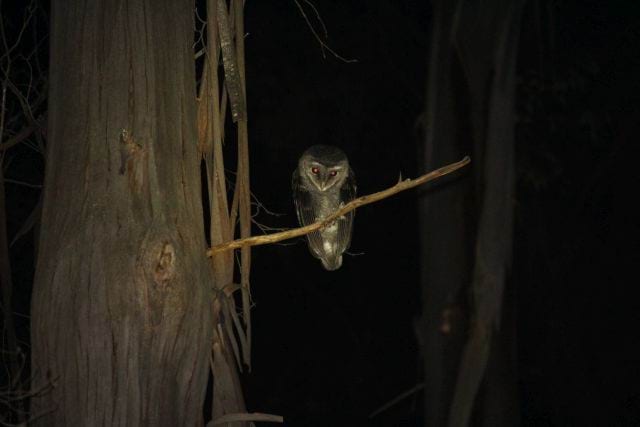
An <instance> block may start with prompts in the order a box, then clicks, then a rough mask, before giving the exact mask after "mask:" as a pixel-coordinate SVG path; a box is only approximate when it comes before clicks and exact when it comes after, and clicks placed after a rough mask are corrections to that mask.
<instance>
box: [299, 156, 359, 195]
mask: <svg viewBox="0 0 640 427" xmlns="http://www.w3.org/2000/svg"><path fill="white" fill-rule="evenodd" d="M298 170H299V172H300V174H301V175H303V176H304V177H305V178H306V179H307V180H308V181H310V182H311V183H312V184H313V186H314V187H315V189H317V190H319V191H323V192H324V191H329V190H331V189H339V188H340V187H341V186H342V184H343V183H344V181H345V179H346V178H347V175H348V174H349V161H348V160H347V156H346V155H345V154H344V152H343V151H342V150H341V149H339V148H337V147H334V146H331V145H313V146H311V147H309V148H308V149H307V150H306V151H305V152H304V153H303V154H302V156H301V157H300V161H299V162H298Z"/></svg>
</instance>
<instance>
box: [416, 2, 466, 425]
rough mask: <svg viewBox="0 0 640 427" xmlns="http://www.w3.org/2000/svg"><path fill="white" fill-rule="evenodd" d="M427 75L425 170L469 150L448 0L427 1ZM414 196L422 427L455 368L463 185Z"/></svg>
mask: <svg viewBox="0 0 640 427" xmlns="http://www.w3.org/2000/svg"><path fill="white" fill-rule="evenodd" d="M433 7H434V14H433V15H434V16H433V27H432V32H431V52H430V57H429V62H428V64H429V79H428V84H427V105H426V114H425V121H426V129H425V130H426V132H425V137H426V140H425V143H424V153H423V159H424V165H425V170H433V169H436V168H438V167H440V166H443V165H445V164H449V163H453V162H455V161H457V160H460V159H461V158H462V157H463V156H464V155H465V154H468V153H469V151H468V150H467V149H466V147H464V144H463V143H462V142H461V138H460V134H461V132H460V131H461V130H462V129H463V126H462V124H461V123H462V120H461V118H460V110H461V109H462V108H463V106H462V105H461V104H460V96H459V95H458V92H459V90H460V86H461V76H462V73H461V72H460V69H459V66H458V64H457V61H456V57H455V52H454V51H453V49H452V46H451V28H452V25H453V21H454V14H455V9H456V3H455V2H452V1H435V2H434V6H433ZM443 181H445V182H441V183H439V184H438V185H437V186H436V187H435V188H434V189H433V190H432V191H429V192H428V193H426V194H425V195H424V196H423V197H422V198H421V200H420V205H419V209H420V236H421V239H420V242H421V253H422V254H423V256H422V264H421V267H422V268H421V281H422V306H423V314H422V322H421V327H420V335H421V337H420V341H421V343H422V352H423V355H424V381H425V395H424V399H425V400H424V403H425V425H427V426H443V425H445V424H446V420H447V415H448V412H449V405H450V402H451V395H452V392H453V386H454V384H455V373H456V371H457V368H458V358H459V353H460V348H461V345H462V340H463V339H464V338H463V337H464V328H463V322H462V319H461V318H460V314H461V313H462V311H461V308H460V306H459V292H460V290H461V289H462V288H463V287H464V286H465V284H467V283H468V282H469V280H470V275H469V270H470V266H471V264H470V262H471V260H470V255H469V250H468V247H467V245H468V242H467V240H466V238H467V235H468V233H469V231H468V230H467V225H466V221H465V215H466V211H467V209H465V206H466V205H467V204H468V202H467V197H466V196H467V194H468V192H469V191H468V183H467V182H466V181H464V180H459V179H458V180H452V179H446V180H443Z"/></svg>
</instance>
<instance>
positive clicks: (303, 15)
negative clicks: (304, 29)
mask: <svg viewBox="0 0 640 427" xmlns="http://www.w3.org/2000/svg"><path fill="white" fill-rule="evenodd" d="M293 1H294V3H295V4H296V6H298V9H299V10H300V14H301V15H302V17H303V18H304V20H305V21H306V22H307V26H308V27H309V30H311V33H312V34H313V36H314V37H315V38H316V40H317V41H318V43H319V44H320V49H322V57H323V58H326V55H325V54H324V50H325V49H327V50H328V51H329V52H330V53H331V54H332V55H333V56H335V57H336V58H338V59H339V60H341V61H343V62H346V63H348V64H350V63H353V62H358V60H357V59H347V58H345V57H343V56H340V55H339V54H338V53H337V52H336V51H335V50H333V49H331V48H330V47H329V45H327V44H326V43H325V42H323V41H322V39H321V38H320V36H319V35H318V32H317V31H316V29H315V28H313V25H311V22H309V18H308V17H307V14H306V13H305V12H304V9H303V8H302V5H301V4H300V2H299V1H298V0H293ZM307 3H309V2H307ZM313 10H314V11H315V12H316V14H318V11H317V10H316V8H315V7H313ZM318 16H319V14H318ZM320 23H321V25H322V26H323V28H324V22H322V19H320ZM325 32H326V28H325Z"/></svg>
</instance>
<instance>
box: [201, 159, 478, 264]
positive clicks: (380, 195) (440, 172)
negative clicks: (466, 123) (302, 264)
mask: <svg viewBox="0 0 640 427" xmlns="http://www.w3.org/2000/svg"><path fill="white" fill-rule="evenodd" d="M469 162H471V159H470V158H469V156H466V157H465V158H464V159H462V160H460V161H459V162H456V163H452V164H450V165H447V166H443V167H441V168H440V169H436V170H434V171H431V172H429V173H427V174H425V175H422V176H421V177H419V178H416V179H413V180H412V179H406V180H404V181H401V182H398V183H397V184H396V185H394V186H393V187H390V188H387V189H386V190H382V191H379V192H377V193H373V194H368V195H366V196H362V197H358V198H357V199H354V200H352V201H350V202H349V203H347V204H346V205H344V206H343V207H342V208H340V209H338V210H337V211H336V212H334V213H333V214H331V215H329V216H328V217H327V218H325V219H324V220H322V221H318V222H315V223H313V224H310V225H307V226H304V227H299V228H294V229H291V230H287V231H283V232H280V233H273V234H267V235H263V236H253V237H247V238H244V239H238V240H233V241H230V242H225V243H221V244H219V245H216V246H213V247H212V248H211V249H209V250H208V251H207V256H212V255H214V254H217V253H220V252H225V251H229V250H231V249H238V248H241V247H244V246H258V245H267V244H270V243H276V242H280V241H282V240H287V239H292V238H294V237H299V236H304V235H305V234H309V233H311V232H314V231H317V230H320V229H321V228H324V227H326V226H327V225H329V224H331V223H332V222H333V221H335V220H336V219H338V218H340V217H341V216H343V215H344V214H346V213H348V212H351V211H352V210H354V209H356V208H359V207H361V206H364V205H368V204H370V203H373V202H377V201H379V200H382V199H386V198H387V197H390V196H392V195H394V194H397V193H399V192H401V191H405V190H408V189H410V188H413V187H417V186H419V185H422V184H425V183H427V182H429V181H433V180H435V179H437V178H440V177H442V176H444V175H447V174H450V173H451V172H454V171H456V170H458V169H460V168H462V167H463V166H465V165H467V164H469Z"/></svg>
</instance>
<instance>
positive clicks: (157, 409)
mask: <svg viewBox="0 0 640 427" xmlns="http://www.w3.org/2000/svg"><path fill="white" fill-rule="evenodd" d="M50 39H51V68H50V69H51V71H50V94H49V125H48V136H49V138H48V140H49V143H48V147H47V171H46V179H45V189H44V192H45V196H44V208H43V218H42V230H41V235H40V239H41V240H40V250H39V257H38V264H37V271H36V278H35V285H34V286H35V288H34V293H33V302H32V354H33V356H32V372H33V375H34V381H33V387H32V388H33V389H43V393H42V394H40V395H37V396H35V397H34V398H33V399H32V404H31V408H32V414H33V415H34V416H37V415H40V414H42V413H46V415H44V416H43V417H41V418H39V419H38V421H37V422H36V423H35V424H38V425H46V426H74V425H77V426H93V425H125V424H126V425H167V426H177V425H188V426H193V425H198V424H200V423H201V422H202V412H201V411H202V402H203V399H204V393H205V388H206V382H207V368H208V361H209V356H210V348H211V347H210V346H211V327H212V308H211V292H210V287H211V284H212V275H211V270H210V267H209V265H208V262H207V259H206V258H205V252H204V251H205V246H206V245H205V241H204V236H203V222H202V215H201V212H202V205H201V192H200V191H201V190H200V172H199V156H198V153H197V145H196V142H197V141H196V91H195V75H194V73H195V71H194V64H193V50H192V43H193V4H192V2H191V1H187V0H183V1H177V0H153V1H151V0H143V1H135V2H134V1H132V2H129V1H118V2H116V1H106V0H103V1H94V2H82V1H78V0H65V1H54V2H53V4H52V11H51V36H50ZM48 386H52V387H51V388H48Z"/></svg>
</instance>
